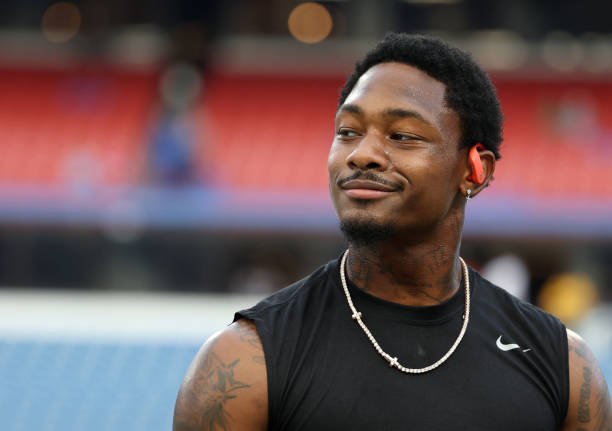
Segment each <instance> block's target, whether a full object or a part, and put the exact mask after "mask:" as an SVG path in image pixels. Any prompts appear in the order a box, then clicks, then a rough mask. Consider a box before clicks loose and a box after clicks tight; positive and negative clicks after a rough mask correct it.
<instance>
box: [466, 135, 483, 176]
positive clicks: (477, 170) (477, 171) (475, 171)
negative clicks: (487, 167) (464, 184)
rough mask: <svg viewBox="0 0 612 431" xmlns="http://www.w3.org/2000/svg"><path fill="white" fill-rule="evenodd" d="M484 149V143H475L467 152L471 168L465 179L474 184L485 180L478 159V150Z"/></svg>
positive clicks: (480, 162)
mask: <svg viewBox="0 0 612 431" xmlns="http://www.w3.org/2000/svg"><path fill="white" fill-rule="evenodd" d="M484 149H485V147H484V145H482V144H476V145H474V146H473V147H472V148H470V152H469V153H468V160H469V162H470V167H471V168H472V173H471V174H470V175H469V176H468V177H467V179H468V180H470V181H472V182H473V183H476V184H482V183H484V180H485V175H484V169H483V168H482V161H481V160H480V154H478V150H484Z"/></svg>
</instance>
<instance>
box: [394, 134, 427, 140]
mask: <svg viewBox="0 0 612 431" xmlns="http://www.w3.org/2000/svg"><path fill="white" fill-rule="evenodd" d="M390 138H391V139H393V140H394V141H420V140H421V139H419V138H417V137H415V136H412V135H406V134H404V133H393V134H392V135H391V136H390Z"/></svg>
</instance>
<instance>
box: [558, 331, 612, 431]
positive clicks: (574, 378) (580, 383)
mask: <svg viewBox="0 0 612 431" xmlns="http://www.w3.org/2000/svg"><path fill="white" fill-rule="evenodd" d="M567 339H568V349H569V369H570V398H569V408H568V411H567V418H566V420H565V424H564V426H563V428H562V430H563V431H612V405H611V404H610V394H609V393H608V387H607V385H606V381H605V380H604V377H603V374H602V373H601V370H600V369H599V365H597V361H596V360H595V357H594V356H593V354H592V353H591V350H590V349H589V347H588V346H587V344H586V343H585V342H584V340H583V339H582V338H581V337H580V336H579V335H578V334H576V333H575V332H573V331H570V330H569V329H568V331H567Z"/></svg>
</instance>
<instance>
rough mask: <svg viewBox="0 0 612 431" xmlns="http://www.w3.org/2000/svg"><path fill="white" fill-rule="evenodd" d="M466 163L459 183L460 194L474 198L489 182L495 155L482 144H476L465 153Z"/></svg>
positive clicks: (493, 170) (493, 167) (493, 168)
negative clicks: (468, 191)
mask: <svg viewBox="0 0 612 431" xmlns="http://www.w3.org/2000/svg"><path fill="white" fill-rule="evenodd" d="M465 157H466V163H465V165H466V166H465V170H464V174H463V181H462V183H461V193H462V194H463V196H467V195H468V193H467V190H468V189H469V190H470V191H471V193H470V197H474V196H476V195H477V194H478V193H480V191H481V190H482V189H484V188H485V187H486V186H487V185H488V184H489V181H491V178H492V177H493V173H494V172H495V161H496V160H495V154H494V153H493V151H490V150H487V149H486V148H485V147H484V146H483V145H482V144H476V145H474V146H473V147H472V148H470V149H469V151H467V152H466V153H465Z"/></svg>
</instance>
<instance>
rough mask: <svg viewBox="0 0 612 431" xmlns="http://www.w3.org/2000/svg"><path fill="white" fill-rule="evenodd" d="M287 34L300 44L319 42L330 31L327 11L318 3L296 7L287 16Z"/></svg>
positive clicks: (330, 22) (308, 3) (330, 25)
mask: <svg viewBox="0 0 612 431" xmlns="http://www.w3.org/2000/svg"><path fill="white" fill-rule="evenodd" d="M288 25H289V32H290V33H291V35H292V36H293V37H295V38H296V39H297V40H299V41H300V42H304V43H317V42H321V41H322V40H323V39H325V38H326V37H327V36H329V33H330V32H331V29H332V17H331V15H330V14H329V11H328V10H327V9H326V8H325V6H322V5H320V4H318V3H313V2H306V3H302V4H300V5H298V6H296V7H295V8H294V9H293V10H292V11H291V13H290V14H289V21H288Z"/></svg>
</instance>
